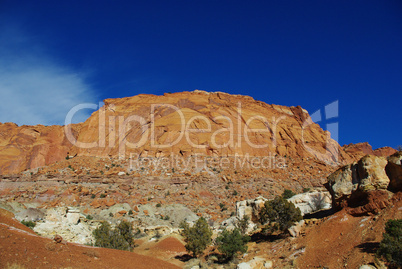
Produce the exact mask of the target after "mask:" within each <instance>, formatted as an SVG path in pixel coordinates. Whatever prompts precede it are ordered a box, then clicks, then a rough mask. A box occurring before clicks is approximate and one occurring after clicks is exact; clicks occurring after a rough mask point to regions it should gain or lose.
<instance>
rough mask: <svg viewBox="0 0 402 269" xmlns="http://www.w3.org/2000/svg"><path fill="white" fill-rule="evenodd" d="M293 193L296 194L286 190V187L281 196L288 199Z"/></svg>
mask: <svg viewBox="0 0 402 269" xmlns="http://www.w3.org/2000/svg"><path fill="white" fill-rule="evenodd" d="M295 195H296V194H295V193H294V192H293V191H291V190H288V189H286V190H284V191H283V193H282V197H283V198H285V199H289V198H290V197H292V196H295Z"/></svg>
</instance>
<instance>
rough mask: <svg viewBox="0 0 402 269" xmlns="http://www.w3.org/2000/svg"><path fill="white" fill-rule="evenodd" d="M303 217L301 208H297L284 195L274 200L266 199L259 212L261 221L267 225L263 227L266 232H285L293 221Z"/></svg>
mask: <svg viewBox="0 0 402 269" xmlns="http://www.w3.org/2000/svg"><path fill="white" fill-rule="evenodd" d="M301 219H302V215H301V212H300V209H299V208H296V207H295V205H294V204H293V203H291V202H288V201H287V200H286V199H285V198H284V197H283V195H282V196H277V197H275V199H274V200H271V201H266V202H265V204H264V207H263V208H261V210H260V212H259V221H260V223H261V224H263V225H266V226H265V227H264V229H263V232H264V233H266V234H273V233H275V232H279V233H283V232H285V231H287V229H289V228H290V227H291V226H292V225H293V223H295V222H297V221H300V220H301Z"/></svg>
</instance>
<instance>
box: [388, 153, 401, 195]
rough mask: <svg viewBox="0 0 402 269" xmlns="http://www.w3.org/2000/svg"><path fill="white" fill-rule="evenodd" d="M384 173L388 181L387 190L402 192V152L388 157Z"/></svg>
mask: <svg viewBox="0 0 402 269" xmlns="http://www.w3.org/2000/svg"><path fill="white" fill-rule="evenodd" d="M385 171H386V173H387V175H388V177H389V179H390V182H389V186H388V189H389V190H390V191H393V192H397V191H402V151H399V152H397V153H395V154H393V155H391V156H389V157H388V164H387V166H386V167H385Z"/></svg>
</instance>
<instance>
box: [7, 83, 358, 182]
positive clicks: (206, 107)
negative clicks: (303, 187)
mask: <svg viewBox="0 0 402 269" xmlns="http://www.w3.org/2000/svg"><path fill="white" fill-rule="evenodd" d="M196 154H199V155H200V156H214V157H226V156H247V155H249V156H268V155H270V154H272V156H282V157H285V156H286V157H290V158H298V159H300V158H313V159H315V160H319V161H322V162H325V163H328V164H338V163H347V162H350V161H352V159H353V158H352V157H353V156H351V154H348V153H346V152H345V151H344V150H343V149H342V148H341V147H340V146H339V145H338V144H337V143H336V142H335V141H334V140H332V139H330V134H329V133H328V132H326V131H323V130H322V129H321V128H320V127H319V126H318V125H317V124H314V123H312V121H311V119H310V117H309V114H308V113H307V111H306V110H304V109H302V108H301V107H285V106H279V105H268V104H266V103H263V102H260V101H256V100H254V99H253V98H252V97H249V96H241V95H230V94H226V93H221V92H215V93H208V92H203V91H194V92H182V93H173V94H164V95H163V96H156V95H145V94H141V95H137V96H134V97H127V98H120V99H106V100H105V101H104V106H103V107H102V108H100V109H99V110H98V111H95V112H94V113H93V114H92V115H91V117H89V118H88V120H86V121H85V122H84V123H80V124H73V125H68V126H67V127H66V126H42V125H36V126H17V125H15V124H12V123H4V124H1V123H0V174H3V175H6V174H15V173H19V172H21V171H23V170H26V169H32V168H37V167H42V166H45V165H49V164H52V163H55V162H57V161H61V160H64V159H65V158H66V157H68V156H91V157H101V158H109V157H120V158H123V159H128V158H129V157H130V156H131V157H132V158H138V157H163V156H171V155H174V156H178V157H180V158H186V157H189V156H195V155H196Z"/></svg>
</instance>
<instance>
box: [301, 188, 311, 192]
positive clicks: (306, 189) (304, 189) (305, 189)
mask: <svg viewBox="0 0 402 269" xmlns="http://www.w3.org/2000/svg"><path fill="white" fill-rule="evenodd" d="M310 190H311V189H310V188H303V192H309V191H310Z"/></svg>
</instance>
